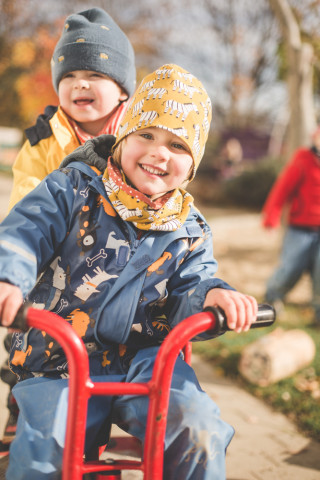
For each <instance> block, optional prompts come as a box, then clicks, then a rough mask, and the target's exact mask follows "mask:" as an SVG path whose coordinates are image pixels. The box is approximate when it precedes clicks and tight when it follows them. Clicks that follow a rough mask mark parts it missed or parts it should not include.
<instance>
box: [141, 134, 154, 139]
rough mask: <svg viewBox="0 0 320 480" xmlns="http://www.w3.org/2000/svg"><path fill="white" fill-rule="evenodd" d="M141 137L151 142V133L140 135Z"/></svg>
mask: <svg viewBox="0 0 320 480" xmlns="http://www.w3.org/2000/svg"><path fill="white" fill-rule="evenodd" d="M141 137H143V138H146V139H147V140H152V135H151V133H141Z"/></svg>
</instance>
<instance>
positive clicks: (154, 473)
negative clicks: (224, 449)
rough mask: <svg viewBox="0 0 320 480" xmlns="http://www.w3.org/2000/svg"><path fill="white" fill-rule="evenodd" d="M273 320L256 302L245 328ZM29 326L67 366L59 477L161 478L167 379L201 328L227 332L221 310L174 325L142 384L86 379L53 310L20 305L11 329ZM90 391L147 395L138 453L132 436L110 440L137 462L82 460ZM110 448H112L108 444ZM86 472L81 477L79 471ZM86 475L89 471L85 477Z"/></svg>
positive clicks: (78, 350) (81, 357) (94, 455)
mask: <svg viewBox="0 0 320 480" xmlns="http://www.w3.org/2000/svg"><path fill="white" fill-rule="evenodd" d="M274 321H275V311H274V309H273V308H272V307H271V306H269V305H265V304H263V305H259V310H258V315H257V321H256V323H254V324H252V326H251V328H257V327H266V326H270V325H272V324H273V322H274ZM30 327H34V328H38V329H40V330H44V331H46V332H47V333H48V334H49V335H51V336H52V337H53V338H55V339H56V340H57V341H58V342H59V343H60V345H61V346H62V348H63V349H64V351H65V354H66V357H67V361H68V369H69V375H70V377H69V404H68V417H67V427H66V439H65V448H64V454H63V469H62V471H63V473H62V480H82V479H83V478H90V479H92V478H94V479H95V480H103V479H104V480H105V479H108V480H113V479H121V472H122V471H123V470H140V471H142V472H143V474H144V477H143V478H144V479H145V480H162V472H163V448H164V437H165V430H166V422H167V410H168V404H169V393H170V385H171V377H172V373H173V369H174V364H175V361H176V358H177V356H178V355H179V353H180V352H181V351H182V350H183V352H184V355H185V360H186V361H187V362H188V363H190V362H191V343H190V340H191V339H192V338H194V337H195V336H197V335H198V334H200V333H201V332H204V331H208V330H209V331H211V332H212V334H213V335H214V336H215V335H216V336H218V335H220V334H222V333H224V332H226V331H227V330H228V327H227V323H226V318H225V316H224V314H223V312H222V311H221V310H220V309H217V308H209V309H206V310H205V311H204V312H202V313H198V314H195V315H192V316H190V317H188V318H186V319H185V320H183V321H182V322H181V323H180V324H179V325H177V326H176V327H175V328H174V329H173V330H172V331H171V332H170V333H169V334H168V336H167V337H166V339H165V340H164V342H163V343H162V345H161V346H160V348H159V352H158V355H157V358H156V362H155V365H154V369H153V374H152V378H151V379H150V381H149V382H147V383H122V382H118V383H100V382H99V383H94V382H92V381H91V379H90V377H89V361H88V355H87V351H86V349H85V346H84V344H83V342H82V340H81V339H80V338H79V336H78V335H77V333H76V332H75V330H74V329H73V328H72V326H71V325H70V324H69V323H68V322H66V321H65V320H64V319H63V318H61V317H59V316H58V315H57V314H55V313H52V312H49V311H46V310H37V309H34V308H31V307H28V308H26V307H23V308H22V309H21V311H20V312H19V313H18V315H17V317H16V320H15V322H14V324H13V325H12V328H16V329H19V330H22V331H26V330H28V328H30ZM92 395H148V396H149V399H150V400H149V411H148V420H147V426H146V433H145V444H144V448H143V451H142V449H141V444H140V442H139V441H138V440H137V439H135V438H134V437H130V438H124V439H123V438H122V440H121V438H116V439H114V438H111V439H110V442H109V443H108V445H109V444H110V446H112V445H114V444H115V443H116V444H117V445H118V446H119V447H120V450H121V449H122V446H123V445H122V442H123V441H124V442H125V448H127V447H128V443H129V444H130V447H132V448H134V450H135V451H136V453H137V455H138V457H139V459H138V460H102V459H99V455H100V454H101V453H102V451H105V450H108V445H107V447H106V448H105V447H103V448H102V449H101V447H100V448H99V447H98V446H97V447H96V448H95V449H93V451H92V452H90V455H87V457H86V458H84V443H85V433H86V417H87V405H88V399H89V398H90V396H92ZM112 451H114V448H112ZM86 474H88V476H86V477H84V475H86ZM89 474H91V475H89Z"/></svg>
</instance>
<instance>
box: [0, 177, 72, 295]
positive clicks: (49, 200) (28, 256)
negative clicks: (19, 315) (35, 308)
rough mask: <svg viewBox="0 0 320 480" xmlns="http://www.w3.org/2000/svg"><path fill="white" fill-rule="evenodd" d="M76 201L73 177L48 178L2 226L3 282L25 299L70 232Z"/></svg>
mask: <svg viewBox="0 0 320 480" xmlns="http://www.w3.org/2000/svg"><path fill="white" fill-rule="evenodd" d="M73 201H74V191H73V185H72V182H71V180H70V177H69V176H67V175H66V174H65V173H63V172H61V171H58V170H57V171H55V172H53V173H52V174H50V175H48V176H47V177H46V178H45V179H44V180H43V181H42V182H41V183H40V184H39V185H38V187H36V188H35V189H34V190H33V191H32V192H31V193H29V194H28V195H27V196H26V197H24V198H23V199H22V200H21V201H20V202H19V203H17V205H16V206H15V207H14V208H13V209H12V210H11V212H10V213H9V214H8V215H7V217H6V218H5V219H4V220H3V222H2V223H1V224H0V280H1V281H4V282H9V283H12V284H13V285H17V286H18V287H20V288H21V290H22V293H23V295H24V296H25V295H26V294H27V293H28V292H29V291H30V289H31V288H32V287H33V286H34V284H35V282H36V279H37V276H38V274H39V273H40V272H41V271H42V269H43V267H44V265H45V264H46V263H47V262H48V261H49V260H50V259H51V257H52V256H53V254H54V252H55V251H56V250H57V248H58V247H59V245H60V244H61V242H62V241H63V240H64V238H65V236H66V235H67V232H68V226H69V219H70V215H71V209H72V206H73Z"/></svg>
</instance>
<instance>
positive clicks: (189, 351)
mask: <svg viewBox="0 0 320 480" xmlns="http://www.w3.org/2000/svg"><path fill="white" fill-rule="evenodd" d="M183 354H184V361H185V362H186V363H187V364H188V365H191V355H192V343H191V342H188V343H187V344H186V345H185V347H184V349H183Z"/></svg>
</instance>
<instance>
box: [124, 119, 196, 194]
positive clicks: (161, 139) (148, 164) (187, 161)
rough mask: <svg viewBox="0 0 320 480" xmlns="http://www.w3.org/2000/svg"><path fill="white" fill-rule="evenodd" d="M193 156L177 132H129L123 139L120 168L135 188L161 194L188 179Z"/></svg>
mask: <svg viewBox="0 0 320 480" xmlns="http://www.w3.org/2000/svg"><path fill="white" fill-rule="evenodd" d="M192 167H193V158H192V155H191V153H190V151H189V147H188V146H187V144H186V143H185V142H184V141H183V140H182V139H181V138H180V137H178V136H177V135H174V134H173V133H171V132H170V131H168V130H164V129H162V128H158V127H149V128H145V129H142V130H138V131H137V132H134V133H131V134H130V135H128V137H126V139H125V140H124V141H123V148H122V155H121V168H122V170H123V172H124V174H125V175H126V177H127V178H128V180H129V182H130V183H131V184H132V185H134V186H135V188H136V189H137V190H139V191H140V192H142V193H144V194H145V195H148V196H150V198H151V199H153V200H154V199H156V198H158V197H161V196H162V195H164V194H165V193H167V192H169V191H171V190H174V189H176V188H179V187H181V186H182V185H183V184H184V182H185V181H186V180H188V179H189V178H190V175H191V171H192Z"/></svg>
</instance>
